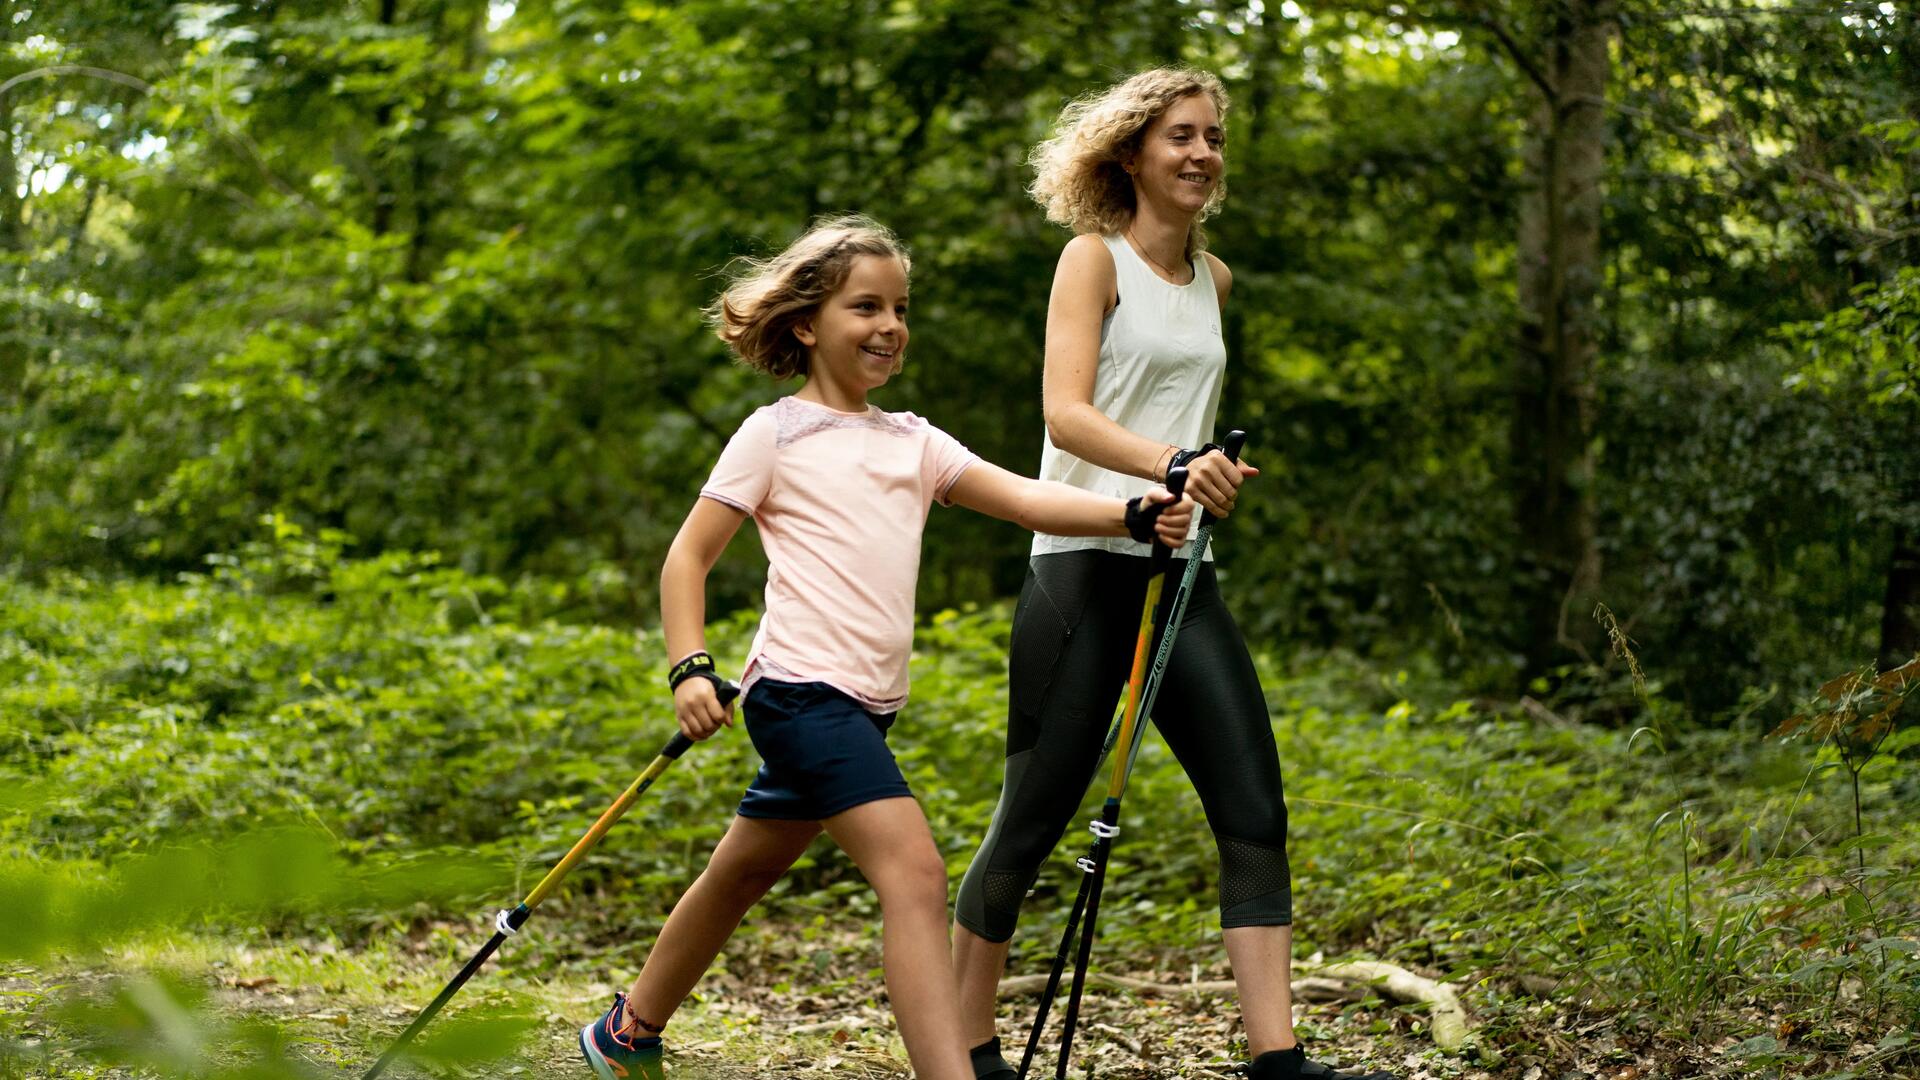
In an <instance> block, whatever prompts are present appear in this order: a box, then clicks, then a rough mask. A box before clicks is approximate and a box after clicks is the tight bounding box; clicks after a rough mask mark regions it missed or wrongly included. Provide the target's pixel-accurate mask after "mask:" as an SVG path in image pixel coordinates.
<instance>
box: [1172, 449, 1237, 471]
mask: <svg viewBox="0 0 1920 1080" xmlns="http://www.w3.org/2000/svg"><path fill="white" fill-rule="evenodd" d="M1224 449H1225V447H1223V446H1221V445H1220V444H1219V443H1208V444H1207V445H1205V446H1203V447H1201V448H1200V449H1198V450H1176V451H1174V454H1173V457H1171V458H1169V459H1168V460H1167V472H1168V473H1172V472H1173V470H1175V469H1184V468H1186V467H1187V463H1188V462H1190V461H1192V460H1193V459H1194V458H1200V457H1206V456H1207V455H1208V454H1211V453H1215V452H1217V451H1220V450H1224Z"/></svg>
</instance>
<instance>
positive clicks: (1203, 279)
mask: <svg viewBox="0 0 1920 1080" xmlns="http://www.w3.org/2000/svg"><path fill="white" fill-rule="evenodd" d="M1100 239H1101V241H1102V242H1103V243H1105V244H1106V245H1107V251H1108V252H1109V253H1111V254H1112V256H1113V271H1114V278H1115V285H1116V286H1117V291H1118V292H1119V296H1120V303H1119V306H1117V307H1115V308H1114V309H1113V311H1112V313H1110V314H1109V315H1108V316H1107V317H1106V320H1105V321H1104V322H1102V323H1101V324H1100V363H1099V366H1098V367H1097V368H1096V369H1095V371H1094V376H1093V407H1094V408H1096V409H1099V410H1100V411H1101V413H1103V414H1105V415H1106V416H1107V417H1108V418H1109V419H1111V420H1113V421H1114V422H1115V423H1117V424H1119V425H1120V426H1121V427H1123V428H1126V429H1127V430H1128V431H1131V432H1133V433H1134V434H1136V435H1144V436H1146V437H1147V438H1149V439H1153V440H1155V441H1156V442H1164V443H1167V444H1169V445H1172V446H1178V447H1181V448H1182V449H1191V448H1193V447H1197V446H1200V445H1202V444H1204V443H1206V442H1209V441H1211V440H1212V438H1213V421H1214V415H1215V414H1216V413H1217V412H1219V409H1220V384H1221V381H1222V380H1223V379H1224V377H1225V375H1226V369H1227V346H1226V342H1225V341H1224V340H1223V339H1222V338H1221V336H1220V299H1219V296H1218V295H1217V294H1216V293H1215V292H1214V288H1213V272H1212V270H1211V269H1210V268H1209V265H1208V263H1207V260H1206V257H1205V256H1201V255H1196V256H1195V257H1194V260H1193V280H1192V281H1190V282H1188V283H1187V284H1185V285H1174V284H1171V283H1169V282H1168V281H1167V280H1166V279H1165V278H1162V277H1161V276H1160V275H1158V274H1156V273H1154V272H1153V268H1152V267H1150V266H1148V265H1147V264H1146V260H1144V259H1142V258H1141V257H1140V256H1139V255H1137V254H1135V252H1134V250H1133V245H1131V244H1129V243H1127V241H1126V238H1125V237H1120V236H1103V237H1101V238H1100ZM1040 479H1042V480H1058V481H1060V482H1061V483H1066V484H1072V485H1073V486H1074V487H1077V488H1081V489H1084V490H1086V491H1091V492H1094V493H1096V494H1099V495H1111V496H1114V497H1115V498H1120V499H1131V498H1133V497H1134V496H1136V495H1139V494H1141V493H1142V492H1144V491H1146V490H1147V486H1148V481H1146V480H1143V479H1141V478H1140V477H1137V476H1129V475H1127V474H1125V473H1117V472H1113V471H1111V470H1108V469H1103V468H1100V467H1099V466H1098V465H1094V464H1092V463H1091V462H1087V461H1082V460H1081V459H1079V458H1077V457H1075V456H1073V455H1072V454H1069V453H1067V452H1066V451H1065V450H1062V449H1060V448H1059V447H1057V446H1055V445H1053V439H1052V437H1051V436H1048V437H1047V439H1046V446H1045V448H1044V449H1043V450H1042V451H1041V453H1040ZM1194 525H1195V527H1196V528H1197V527H1198V526H1199V515H1197V514H1196V515H1195V516H1194ZM1090 548H1091V549H1095V550H1100V551H1118V552H1122V553H1125V554H1129V555H1145V554H1147V553H1148V549H1147V545H1145V544H1142V543H1138V542H1136V541H1134V540H1132V539H1130V538H1128V537H1124V536H1118V537H1110V536H1051V535H1048V534H1047V533H1035V534H1034V536H1033V554H1035V555H1046V554H1049V553H1051V552H1056V551H1085V550H1087V549H1090ZM1180 555H1181V556H1183V557H1184V556H1185V555H1186V548H1184V547H1183V548H1182V549H1181V550H1180ZM1206 557H1207V558H1208V559H1211V558H1213V552H1212V551H1208V552H1207V555H1206Z"/></svg>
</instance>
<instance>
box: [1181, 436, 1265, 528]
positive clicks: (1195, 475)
mask: <svg viewBox="0 0 1920 1080" xmlns="http://www.w3.org/2000/svg"><path fill="white" fill-rule="evenodd" d="M1186 468H1187V492H1186V493H1187V495H1188V497H1190V498H1192V499H1193V501H1194V502H1197V503H1199V504H1200V506H1201V507H1202V508H1203V509H1205V510H1206V511H1207V513H1209V514H1212V515H1213V516H1214V517H1216V518H1224V517H1226V516H1227V515H1228V514H1231V513H1233V506H1234V503H1235V501H1237V500H1238V499H1239V497H1240V483H1241V481H1243V480H1245V479H1246V478H1247V477H1249V476H1259V475H1260V470H1259V469H1256V468H1254V467H1253V466H1251V465H1249V464H1247V463H1246V461H1245V460H1242V461H1240V462H1238V463H1235V462H1232V461H1229V460H1227V455H1225V454H1223V453H1220V452H1218V451H1215V452H1214V453H1211V454H1201V455H1200V456H1199V457H1197V458H1194V459H1193V460H1191V461H1189V462H1187V465H1186Z"/></svg>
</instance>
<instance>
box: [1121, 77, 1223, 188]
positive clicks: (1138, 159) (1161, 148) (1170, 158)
mask: <svg viewBox="0 0 1920 1080" xmlns="http://www.w3.org/2000/svg"><path fill="white" fill-rule="evenodd" d="M1226 142H1227V140H1226V133H1225V131H1223V130H1222V128H1221V127H1220V112H1219V110H1218V109H1216V108H1214V104H1213V99H1212V98H1210V97H1208V96H1207V95H1205V94H1189V95H1187V96H1186V97H1183V98H1181V99H1180V100H1179V101H1176V102H1174V103H1173V104H1172V105H1171V106H1169V107H1168V109H1167V111H1166V112H1163V113H1161V114H1160V115H1159V116H1156V117H1154V118H1153V122H1152V123H1150V124H1148V125H1147V130H1146V131H1145V132H1144V133H1143V134H1142V135H1141V138H1140V149H1139V150H1137V151H1135V152H1134V154H1133V157H1132V158H1131V160H1130V161H1129V162H1128V164H1129V165H1130V166H1131V169H1130V170H1129V171H1131V172H1132V174H1133V185H1134V191H1135V193H1136V195H1138V196H1139V197H1140V199H1141V201H1147V200H1151V201H1153V202H1154V203H1155V204H1156V205H1159V206H1164V207H1165V208H1167V209H1170V210H1180V211H1183V212H1186V213H1196V214H1197V213H1199V212H1200V210H1201V209H1202V208H1203V207H1205V206H1206V205H1207V200H1208V199H1209V198H1211V197H1212V196H1213V192H1214V189H1215V188H1217V187H1219V186H1220V177H1221V175H1222V174H1223V173H1224V172H1225V171H1226V158H1225V156H1224V150H1225V148H1226Z"/></svg>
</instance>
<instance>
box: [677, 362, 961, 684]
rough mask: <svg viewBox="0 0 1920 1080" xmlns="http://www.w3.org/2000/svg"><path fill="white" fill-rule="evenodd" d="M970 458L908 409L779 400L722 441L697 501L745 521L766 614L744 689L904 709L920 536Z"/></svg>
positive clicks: (746, 674)
mask: <svg viewBox="0 0 1920 1080" xmlns="http://www.w3.org/2000/svg"><path fill="white" fill-rule="evenodd" d="M978 460H980V459H979V458H978V457H976V456H975V455H974V454H973V452H972V451H970V450H968V449H967V448H966V447H964V446H962V445H960V443H959V441H958V440H956V439H954V437H953V436H951V435H948V434H947V433H946V432H944V431H941V430H940V429H939V428H937V427H934V426H933V425H932V424H929V423H927V422H926V421H925V420H922V419H920V418H919V417H918V416H915V415H913V414H912V413H907V412H902V413H889V412H882V411H880V409H879V408H878V407H876V406H873V405H869V406H867V411H866V412H864V413H843V412H839V411H838V410H835V409H829V408H827V407H826V406H825V405H820V404H817V403H815V402H811V401H804V400H802V399H800V398H795V397H784V398H781V399H780V400H779V401H776V402H774V403H773V404H771V405H768V406H765V407H763V408H760V409H757V410H755V411H754V413H753V415H752V416H749V417H747V419H746V422H745V423H743V424H741V425H740V430H739V431H736V432H734V435H733V438H732V439H730V440H728V442H727V448H726V449H725V450H723V451H721V453H720V460H719V461H718V462H717V463H715V465H714V467H713V475H712V476H711V477H709V478H708V479H707V484H706V486H705V487H703V488H701V489H700V494H701V495H702V496H704V497H706V498H709V499H713V500H714V501H716V502H720V503H724V504H726V505H727V506H731V507H733V508H734V509H735V510H739V511H740V512H742V513H745V514H750V515H752V517H753V521H754V524H755V525H757V526H758V527H759V529H760V543H761V546H762V547H764V548H765V549H766V553H767V607H766V613H765V614H763V615H762V616H761V617H760V630H759V632H758V633H757V634H755V635H754V638H753V650H752V651H751V652H750V653H749V654H748V656H747V669H746V672H745V674H744V675H743V676H742V677H741V683H742V685H743V686H747V687H751V686H752V685H753V683H754V682H755V681H756V680H758V679H761V678H768V677H771V678H776V679H783V680H789V681H801V682H824V683H827V684H829V685H831V686H833V687H835V688H837V689H839V690H842V691H844V692H845V693H847V694H848V695H850V696H852V697H853V698H854V699H856V700H858V701H859V702H860V703H861V704H863V705H865V706H866V707H867V708H869V709H872V710H873V711H875V712H883V713H884V712H893V711H895V710H896V709H898V708H900V706H901V705H903V704H905V703H906V700H907V657H908V655H909V654H910V653H911V651H912V649H913V590H914V585H915V583H916V582H917V581H918V580H919V577H920V533H921V531H922V530H923V529H924V528H925V527H926V523H927V512H928V509H929V508H930V507H931V505H932V504H933V502H934V501H935V500H938V501H939V502H940V504H941V505H942V506H945V505H948V502H947V490H948V489H949V488H951V487H952V486H953V482H954V481H955V480H958V479H959V478H960V474H961V473H963V472H965V471H966V469H967V466H969V465H972V464H973V463H974V462H976V461H978Z"/></svg>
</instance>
